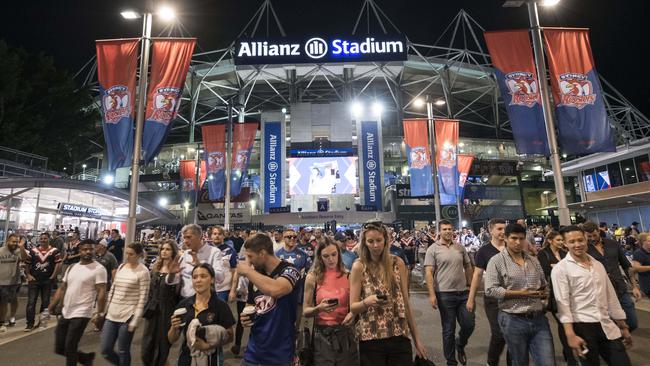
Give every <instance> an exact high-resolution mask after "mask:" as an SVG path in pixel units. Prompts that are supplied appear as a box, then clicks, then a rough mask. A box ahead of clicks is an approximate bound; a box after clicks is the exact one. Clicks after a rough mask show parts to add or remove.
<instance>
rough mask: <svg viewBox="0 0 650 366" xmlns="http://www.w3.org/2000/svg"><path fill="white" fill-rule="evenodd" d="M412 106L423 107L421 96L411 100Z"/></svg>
mask: <svg viewBox="0 0 650 366" xmlns="http://www.w3.org/2000/svg"><path fill="white" fill-rule="evenodd" d="M413 106H414V107H416V108H422V107H424V99H422V98H416V99H415V100H414V101H413Z"/></svg>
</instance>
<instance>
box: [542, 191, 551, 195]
mask: <svg viewBox="0 0 650 366" xmlns="http://www.w3.org/2000/svg"><path fill="white" fill-rule="evenodd" d="M542 193H543V194H549V193H551V191H544V192H542Z"/></svg>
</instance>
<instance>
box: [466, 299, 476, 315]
mask: <svg viewBox="0 0 650 366" xmlns="http://www.w3.org/2000/svg"><path fill="white" fill-rule="evenodd" d="M465 307H466V308H467V311H469V312H470V313H473V312H474V299H467V304H466V305H465Z"/></svg>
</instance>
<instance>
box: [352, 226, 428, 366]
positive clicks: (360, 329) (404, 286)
mask: <svg viewBox="0 0 650 366" xmlns="http://www.w3.org/2000/svg"><path fill="white" fill-rule="evenodd" d="M389 245H390V244H389V241H388V231H387V230H386V227H384V226H383V225H382V223H381V222H368V223H366V224H364V225H363V231H362V233H361V242H360V244H359V260H357V261H356V262H354V264H353V265H352V273H351V275H350V310H351V312H352V313H353V314H354V315H359V321H358V322H357V327H356V328H357V337H358V339H359V355H360V361H361V362H360V364H361V365H362V366H388V365H400V366H401V365H413V352H412V347H411V341H412V342H413V343H414V345H415V351H416V354H417V355H418V356H419V357H421V358H426V357H427V351H426V348H425V346H424V345H423V344H422V342H421V340H420V336H419V334H418V330H417V327H416V326H415V320H414V318H413V312H412V311H411V306H410V304H409V294H408V283H407V281H408V275H407V273H406V265H405V264H404V261H402V260H401V259H399V258H398V257H396V256H393V255H391V254H390V248H388V246H389Z"/></svg>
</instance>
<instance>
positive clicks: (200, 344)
mask: <svg viewBox="0 0 650 366" xmlns="http://www.w3.org/2000/svg"><path fill="white" fill-rule="evenodd" d="M192 348H194V349H198V350H199V351H207V350H209V349H210V348H212V347H210V345H209V344H208V342H206V341H204V340H203V339H201V338H196V339H195V340H194V344H193V345H192Z"/></svg>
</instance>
